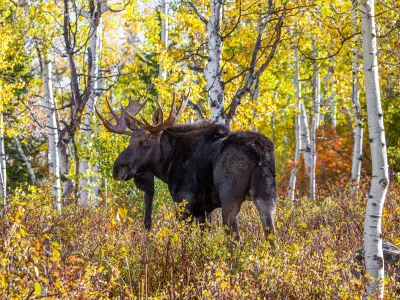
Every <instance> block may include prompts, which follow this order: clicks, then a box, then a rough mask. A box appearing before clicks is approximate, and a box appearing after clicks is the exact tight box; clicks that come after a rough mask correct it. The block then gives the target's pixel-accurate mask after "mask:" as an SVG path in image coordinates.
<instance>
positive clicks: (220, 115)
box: [204, 0, 226, 124]
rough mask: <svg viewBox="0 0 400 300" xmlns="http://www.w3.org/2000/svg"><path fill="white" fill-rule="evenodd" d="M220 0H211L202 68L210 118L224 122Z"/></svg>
mask: <svg viewBox="0 0 400 300" xmlns="http://www.w3.org/2000/svg"><path fill="white" fill-rule="evenodd" d="M221 13H222V2H221V0H212V2H211V18H210V20H209V21H208V23H207V30H208V44H207V48H208V63H207V67H206V68H205V69H204V77H205V79H206V81H207V89H208V98H209V101H210V110H211V119H212V120H213V121H214V122H216V123H218V124H225V123H226V121H225V120H226V116H225V111H224V86H223V82H222V77H221V75H222V74H221V59H222V36H221Z"/></svg>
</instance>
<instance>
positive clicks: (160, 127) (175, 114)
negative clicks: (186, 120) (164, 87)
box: [126, 90, 190, 134]
mask: <svg viewBox="0 0 400 300" xmlns="http://www.w3.org/2000/svg"><path fill="white" fill-rule="evenodd" d="M189 95H190V90H189V92H188V94H187V95H186V96H184V95H182V97H181V99H182V103H181V105H180V106H179V108H178V111H177V110H176V94H175V92H174V96H173V100H172V104H171V111H170V113H169V116H168V118H167V119H166V120H165V121H164V112H163V109H162V107H161V105H160V103H159V102H158V101H157V105H158V109H157V110H156V111H155V112H154V115H155V116H156V115H157V114H158V115H160V118H159V119H160V120H159V121H158V122H157V123H156V124H154V125H152V124H150V123H149V122H147V120H146V119H145V118H144V117H143V116H142V115H140V117H141V119H142V121H140V120H139V119H137V118H136V117H135V116H134V115H133V114H131V113H129V112H127V113H126V117H127V118H128V119H130V121H131V122H137V123H138V124H139V125H140V126H141V127H143V128H144V129H146V130H147V131H149V132H150V133H151V134H155V133H158V132H161V131H164V130H166V129H168V128H170V127H171V126H173V125H174V124H175V123H176V122H177V121H178V120H179V118H180V117H181V116H182V114H183V111H184V110H185V107H186V104H187V103H188V101H189Z"/></svg>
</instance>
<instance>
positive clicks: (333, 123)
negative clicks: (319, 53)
mask: <svg viewBox="0 0 400 300" xmlns="http://www.w3.org/2000/svg"><path fill="white" fill-rule="evenodd" d="M334 65H335V58H334V57H332V58H331V68H332V70H333V69H334ZM334 81H335V75H333V73H332V85H331V91H330V92H331V93H330V95H329V104H330V106H331V127H332V129H336V126H337V122H336V101H335V90H334Z"/></svg>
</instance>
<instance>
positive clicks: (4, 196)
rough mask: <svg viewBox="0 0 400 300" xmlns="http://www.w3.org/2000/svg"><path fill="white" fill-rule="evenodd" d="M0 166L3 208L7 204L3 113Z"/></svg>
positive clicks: (2, 120)
mask: <svg viewBox="0 0 400 300" xmlns="http://www.w3.org/2000/svg"><path fill="white" fill-rule="evenodd" d="M0 168H1V172H0V176H1V178H0V184H1V186H0V188H1V206H2V208H4V207H5V206H6V205H7V165H6V151H5V149H4V119H3V113H0ZM1 211H3V210H1Z"/></svg>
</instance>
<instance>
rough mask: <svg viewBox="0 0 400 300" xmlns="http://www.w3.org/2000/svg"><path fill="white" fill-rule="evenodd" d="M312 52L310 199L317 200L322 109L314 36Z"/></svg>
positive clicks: (313, 38)
mask: <svg viewBox="0 0 400 300" xmlns="http://www.w3.org/2000/svg"><path fill="white" fill-rule="evenodd" d="M312 53H313V76H314V80H313V106H312V114H311V133H310V144H311V152H310V200H311V201H313V200H315V197H316V176H315V173H316V163H317V149H316V135H317V129H318V123H319V111H320V76H319V72H318V68H317V61H316V58H317V50H316V46H315V37H314V36H312Z"/></svg>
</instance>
